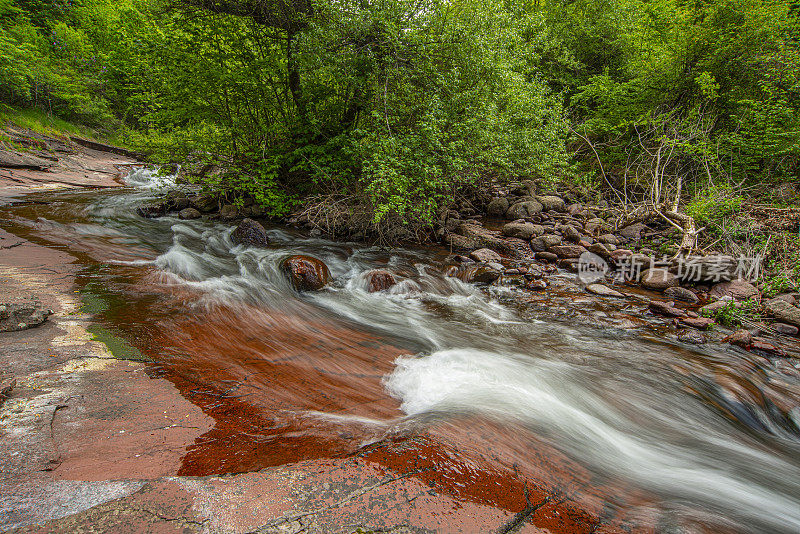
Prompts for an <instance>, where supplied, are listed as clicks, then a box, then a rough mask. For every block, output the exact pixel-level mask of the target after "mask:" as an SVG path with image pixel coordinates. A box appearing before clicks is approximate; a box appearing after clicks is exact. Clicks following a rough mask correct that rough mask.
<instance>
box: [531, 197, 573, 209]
mask: <svg viewBox="0 0 800 534" xmlns="http://www.w3.org/2000/svg"><path fill="white" fill-rule="evenodd" d="M536 200H537V201H538V202H539V204H541V205H542V210H543V211H566V204H565V203H564V199H563V198H561V197H557V196H555V195H545V196H542V197H537V198H536ZM542 210H540V211H542Z"/></svg>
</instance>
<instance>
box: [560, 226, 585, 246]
mask: <svg viewBox="0 0 800 534" xmlns="http://www.w3.org/2000/svg"><path fill="white" fill-rule="evenodd" d="M561 235H563V236H564V239H566V240H567V241H569V242H571V243H578V242H579V241H580V240H581V233H580V232H579V231H578V230H577V229H576V228H575V227H574V226H571V225H569V224H567V225H564V226H563V227H562V228H561Z"/></svg>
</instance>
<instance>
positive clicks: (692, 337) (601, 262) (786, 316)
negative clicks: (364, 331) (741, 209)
mask: <svg viewBox="0 0 800 534" xmlns="http://www.w3.org/2000/svg"><path fill="white" fill-rule="evenodd" d="M582 197H584V198H585V195H582V193H581V192H580V191H578V190H569V189H565V190H560V191H559V190H551V191H546V190H545V191H543V190H541V188H540V187H539V186H538V185H537V184H536V183H535V182H532V181H529V182H525V183H523V184H520V185H518V186H516V187H514V188H511V189H510V190H507V189H506V190H504V189H502V188H496V189H495V193H494V196H491V197H488V196H487V197H484V198H482V199H480V200H479V201H475V202H472V203H464V204H463V206H462V209H460V210H450V211H448V212H446V213H444V214H443V215H442V217H440V219H439V220H438V222H437V224H436V226H435V234H436V236H437V237H438V238H439V239H440V240H441V242H442V243H443V245H444V246H446V247H447V248H448V250H449V251H450V255H449V256H448V257H447V258H445V260H444V262H443V269H444V270H445V272H446V274H448V275H450V276H454V277H457V278H459V279H461V280H462V281H464V282H467V283H474V284H479V285H482V286H486V287H487V288H488V289H492V288H508V289H509V291H510V293H508V294H507V295H513V296H514V298H513V299H512V300H516V301H517V302H519V303H525V304H526V306H528V307H529V308H530V310H531V312H532V313H533V312H536V311H537V310H538V312H539V313H546V314H548V315H550V316H555V317H558V316H561V317H565V318H567V317H568V318H570V320H574V318H575V317H578V318H583V320H585V321H586V322H587V323H592V324H597V325H599V326H613V327H622V328H628V329H629V328H635V327H638V326H642V325H643V324H644V325H647V326H648V327H649V328H656V329H659V331H660V332H662V333H665V334H666V335H668V336H671V337H672V338H673V339H676V340H678V341H680V342H683V343H689V344H703V343H706V342H721V343H728V344H732V345H735V346H737V347H739V348H741V349H744V350H748V351H755V352H756V353H758V354H761V355H763V356H765V357H769V358H775V357H778V358H782V357H790V358H792V359H793V360H792V361H794V362H796V360H795V358H797V357H798V356H800V338H798V330H799V329H800V308H798V304H800V293H792V292H788V293H783V294H779V295H775V296H773V297H772V298H767V297H765V296H764V295H763V293H762V289H761V287H759V285H758V282H757V280H756V278H757V276H758V272H759V271H758V270H759V268H761V267H762V266H761V265H760V264H759V261H760V258H744V257H738V258H737V257H733V256H729V255H725V254H720V253H714V252H710V253H708V254H705V255H702V256H701V255H681V254H678V250H677V247H676V246H675V243H676V239H678V240H679V237H680V235H679V234H675V233H674V232H675V230H673V229H672V227H671V226H669V225H667V224H666V223H664V224H658V223H656V224H652V223H650V224H645V223H642V222H638V223H634V224H630V225H627V226H622V227H618V225H617V223H618V219H619V217H618V211H617V210H615V209H613V208H612V207H610V206H609V205H608V204H607V203H605V202H603V203H600V204H599V205H592V204H584V203H583V202H581V200H582ZM137 211H138V213H139V214H140V215H141V216H144V217H159V216H163V215H166V214H168V213H172V214H178V215H179V217H180V218H181V219H194V218H199V217H208V218H213V219H218V220H221V221H227V222H230V223H231V224H238V225H239V226H238V229H237V230H236V233H238V234H242V235H244V236H248V237H246V238H245V241H246V242H247V243H248V244H251V245H255V246H266V245H267V242H266V234H265V232H264V229H263V227H261V225H260V224H259V223H257V222H256V221H254V220H253V219H258V218H260V217H262V216H263V215H264V214H263V210H261V209H260V208H259V207H258V206H257V205H256V204H255V202H254V201H253V200H252V199H251V198H247V197H242V198H238V199H233V200H228V199H227V198H226V197H223V196H220V195H215V194H212V193H208V192H197V191H196V190H193V189H192V188H184V189H176V190H173V191H170V192H168V193H167V194H166V196H165V198H164V200H163V201H159V202H156V203H152V204H148V205H146V206H140V207H139V208H138V210H137ZM288 222H289V224H295V225H297V226H299V227H305V228H306V229H307V230H308V231H309V232H310V233H311V235H312V236H314V235H316V236H320V235H323V231H322V230H321V229H320V228H318V227H317V226H316V225H315V224H314V223H313V221H310V220H309V219H308V218H307V217H304V216H303V215H302V212H301V213H300V214H298V215H295V216H292V217H290V218H289V219H288ZM316 269H317V270H320V269H324V265H323V266H321V267H319V266H318V267H316ZM305 271H306V272H311V271H312V269H306V270H305ZM291 276H292V281H293V283H294V284H296V285H297V284H298V283H299V282H298V278H297V276H296V275H291ZM322 278H324V277H322ZM394 282H395V276H394V274H393V273H391V272H385V273H381V274H380V275H379V276H376V283H375V284H374V287H375V288H376V290H385V289H387V288H388V287H390V286H391V285H392V284H393V283H394ZM321 285H323V284H317V283H315V284H312V285H310V286H307V287H308V288H311V287H312V286H313V287H314V288H318V287H321ZM301 286H302V287H306V286H305V285H303V284H302V283H301ZM565 295H568V296H569V297H568V298H564V296H565ZM553 302H558V303H559V305H558V306H556V308H557V309H556V310H554V307H553V306H552V303H553ZM597 310H602V311H601V312H600V315H599V316H598V313H595V312H596V311H597ZM614 310H616V311H614ZM665 328H666V330H664V329H665ZM791 366H792V367H795V368H796V363H795V364H792V365H791Z"/></svg>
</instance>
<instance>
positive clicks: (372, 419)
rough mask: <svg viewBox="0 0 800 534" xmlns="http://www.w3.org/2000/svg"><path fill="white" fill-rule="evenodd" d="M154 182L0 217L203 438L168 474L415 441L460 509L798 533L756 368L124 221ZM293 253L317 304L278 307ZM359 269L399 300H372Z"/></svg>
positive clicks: (438, 283)
mask: <svg viewBox="0 0 800 534" xmlns="http://www.w3.org/2000/svg"><path fill="white" fill-rule="evenodd" d="M172 180H173V179H172V177H158V176H156V175H155V173H154V172H152V171H149V170H146V169H139V170H136V171H134V172H133V173H132V174H131V175H130V176H128V177H127V179H126V181H127V184H128V187H126V188H123V189H120V190H110V191H99V192H98V191H94V192H63V193H48V194H46V195H39V196H32V197H30V199H28V200H34V201H33V202H31V201H26V202H21V203H18V204H16V205H12V206H9V207H5V208H3V210H2V211H3V216H4V217H5V218H6V219H7V220H6V222H5V223H4V224H5V225H6V226H7V229H9V230H10V231H12V232H16V233H18V234H20V235H22V234H24V235H25V236H26V237H27V238H29V239H35V240H36V241H37V242H40V243H44V244H47V245H48V246H53V247H60V248H63V249H65V250H68V251H69V252H70V253H73V254H75V255H76V256H77V257H78V258H79V262H80V264H81V274H80V277H79V282H80V291H81V294H82V298H83V300H84V302H85V303H86V306H87V309H88V310H90V311H91V312H92V313H94V314H95V315H96V318H97V322H98V325H99V327H98V328H99V330H98V337H100V338H101V339H102V338H103V336H113V337H114V338H119V339H121V340H122V342H123V343H124V345H125V346H126V347H128V348H129V350H126V351H124V352H125V357H133V358H142V359H146V360H147V361H149V362H151V364H152V369H153V373H154V374H157V375H160V376H164V377H166V378H168V379H170V380H173V381H174V382H175V383H176V384H177V385H178V386H179V388H180V389H181V391H182V392H183V393H184V394H185V395H186V396H187V397H188V398H190V399H191V400H192V401H193V402H197V403H198V404H199V405H201V406H202V407H203V409H204V410H206V411H207V413H209V414H211V415H212V416H213V417H214V418H215V420H216V421H217V426H216V427H215V429H214V430H213V431H212V432H211V433H210V434H209V435H208V436H207V437H206V439H204V440H201V441H199V442H198V443H197V444H195V445H194V446H193V447H192V448H191V449H190V450H189V451H187V456H186V458H185V459H184V462H183V468H182V471H181V473H180V474H186V475H203V474H212V473H226V472H241V471H247V470H254V469H259V468H263V467H267V466H271V465H281V464H283V463H289V462H293V461H298V460H305V459H311V458H326V457H340V456H345V455H351V454H357V453H358V451H361V450H364V449H365V448H368V447H370V446H373V445H374V444H376V443H380V442H381V441H382V440H387V439H395V440H396V439H414V438H415V437H419V436H426V439H430V440H432V441H435V442H437V443H440V444H442V447H443V449H444V450H447V451H457V452H458V454H457V455H455V456H451V458H450V459H449V460H448V461H447V462H445V463H448V462H449V463H448V465H446V466H442V473H445V474H443V475H442V476H444V477H450V478H451V482H452V485H453V488H454V490H453V491H461V492H462V493H461V496H462V497H463V498H475V499H484V500H487V499H488V500H489V501H491V500H492V497H491V496H487V495H485V492H484V494H481V495H477V494H476V493H474V492H473V493H470V490H469V486H470V485H476V484H478V482H477V481H478V479H479V478H480V473H481V472H482V471H485V472H492V473H494V474H495V475H496V474H497V473H500V474H502V473H511V474H513V476H524V477H525V478H527V479H528V480H531V481H534V482H535V483H538V484H540V485H541V486H542V487H548V488H561V491H563V490H564V488H569V487H571V486H570V484H575V483H576V482H575V481H576V480H579V481H580V484H583V485H586V484H590V485H595V486H597V487H602V488H603V489H602V490H600V491H598V495H599V497H598V498H600V499H602V500H604V501H605V502H606V506H607V507H614V506H616V507H622V508H627V509H628V510H629V515H631V514H632V515H633V516H636V517H639V518H650V519H641V524H648V522H649V524H650V526H651V527H652V529H655V530H656V531H664V532H681V531H683V530H681V529H685V530H686V531H692V530H693V529H698V531H708V532H716V531H722V530H726V531H734V532H737V531H738V532H786V533H790V532H791V533H796V532H800V430H799V429H798V427H799V426H800V408H798V406H800V395H799V394H798V392H799V391H800V384H797V383H796V381H793V380H792V379H791V378H789V377H785V376H783V375H781V374H780V373H778V372H776V371H775V369H774V368H773V366H772V364H771V363H770V362H769V361H768V360H766V359H763V358H758V357H755V356H749V355H746V354H744V353H743V352H741V351H734V350H732V349H731V350H726V349H723V348H721V347H719V346H711V347H706V348H696V349H695V348H689V347H687V346H683V345H680V344H677V343H673V342H670V341H668V340H662V339H658V338H655V337H653V336H643V335H639V334H638V333H637V332H636V331H635V330H633V331H626V332H622V331H620V332H615V331H613V330H610V329H602V328H593V327H590V326H585V325H577V324H568V323H565V322H563V321H554V320H552V319H547V318H545V317H536V316H535V315H534V316H531V315H530V314H526V313H524V312H523V311H522V310H521V309H520V308H519V307H517V306H514V305H513V304H510V301H511V300H513V299H512V298H511V297H512V294H511V290H510V289H507V288H502V287H497V288H494V287H492V288H488V289H487V288H477V287H475V286H471V285H468V284H465V283H463V282H461V281H459V280H457V279H456V278H452V277H447V276H444V275H443V274H442V273H443V271H444V269H443V267H444V265H445V262H446V256H447V251H445V250H438V249H416V250H414V249H402V250H400V249H392V250H386V249H382V248H379V247H370V246H367V245H363V244H356V243H343V242H335V241H330V240H326V239H322V238H310V237H308V236H307V235H306V234H302V233H300V232H298V231H295V230H293V229H289V228H285V227H277V226H274V227H268V228H267V229H268V233H269V238H270V246H269V247H267V248H253V247H246V246H241V245H235V244H234V243H233V242H232V241H231V239H230V234H231V231H232V230H233V225H232V224H228V223H222V222H219V221H213V220H194V221H181V220H178V219H177V218H176V217H171V216H168V217H163V218H159V219H145V218H141V217H139V216H137V215H136V214H135V208H136V206H137V205H139V204H140V203H141V202H143V201H146V200H147V199H148V198H151V197H154V196H155V195H156V194H158V192H159V191H161V190H162V189H163V188H165V187H171V186H172V185H173V181H172ZM290 254H307V255H311V256H314V257H317V258H319V259H321V260H323V261H324V262H325V263H326V264H327V265H328V267H329V268H330V270H331V273H332V276H333V283H332V284H330V286H329V287H327V288H325V289H323V290H321V291H318V292H308V293H302V294H301V293H297V292H295V291H294V290H293V289H292V288H291V287H290V285H289V284H288V283H287V281H286V280H285V278H284V276H283V275H282V273H281V272H280V269H279V267H278V266H279V263H280V261H281V260H282V259H283V258H285V257H286V256H288V255H290ZM376 268H379V269H386V270H389V271H391V272H392V273H394V275H395V276H396V277H397V279H398V281H399V283H398V284H397V285H395V286H394V287H392V288H391V289H390V290H388V291H383V292H378V293H369V292H368V291H367V284H366V281H365V275H366V273H367V272H369V271H370V270H372V269H376ZM776 399H777V400H776ZM565 466H566V467H565ZM447 473H449V474H447ZM520 474H521V475H520ZM510 476H512V475H509V477H510ZM493 480H497V482H495V484H496V485H497V486H498V487H497V489H496V492H497V494H498V495H497V496H496V498H495V499H494V500H495V504H496V505H498V506H503V505H504V504H503V498H502V493H503V485H504V482H503V477H502V476H500V477H499V478H498V477H495V478H494V479H493ZM458 488H462V489H461V490H459V489H458ZM630 510H634V512H632V513H630ZM513 511H515V512H516V511H518V510H513Z"/></svg>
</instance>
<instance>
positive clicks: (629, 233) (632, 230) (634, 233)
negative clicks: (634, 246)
mask: <svg viewBox="0 0 800 534" xmlns="http://www.w3.org/2000/svg"><path fill="white" fill-rule="evenodd" d="M646 229H647V226H645V225H644V224H643V223H634V224H629V225H628V226H625V227H624V228H622V229H620V231H619V235H621V236H622V237H624V238H625V239H630V240H633V241H638V240H639V239H641V238H642V232H644V231H645V230H646Z"/></svg>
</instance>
